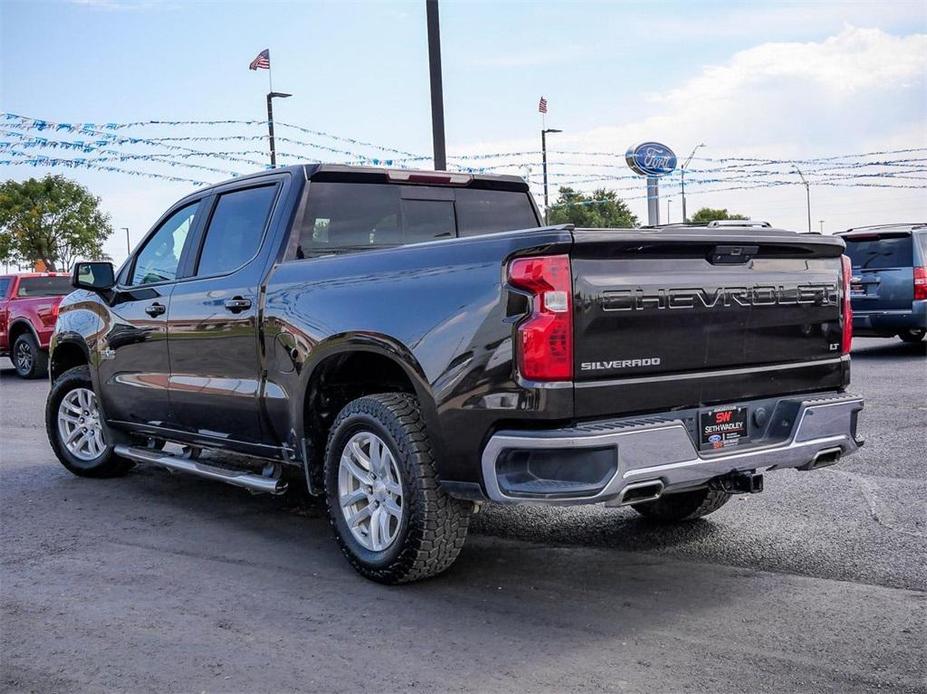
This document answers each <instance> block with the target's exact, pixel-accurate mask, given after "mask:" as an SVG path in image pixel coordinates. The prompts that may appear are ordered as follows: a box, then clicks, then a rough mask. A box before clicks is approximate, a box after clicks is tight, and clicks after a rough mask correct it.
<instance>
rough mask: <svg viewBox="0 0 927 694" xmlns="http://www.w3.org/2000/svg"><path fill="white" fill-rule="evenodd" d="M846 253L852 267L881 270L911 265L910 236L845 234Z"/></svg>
mask: <svg viewBox="0 0 927 694" xmlns="http://www.w3.org/2000/svg"><path fill="white" fill-rule="evenodd" d="M843 240H844V241H846V244H847V255H848V256H850V260H851V261H853V267H858V268H861V269H863V270H881V269H884V268H890V267H911V265H912V262H913V258H912V256H911V236H910V235H909V234H906V235H904V236H863V237H858V238H853V237H849V236H845V237H844V239H843Z"/></svg>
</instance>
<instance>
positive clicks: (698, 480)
mask: <svg viewBox="0 0 927 694" xmlns="http://www.w3.org/2000/svg"><path fill="white" fill-rule="evenodd" d="M787 400H788V401H792V402H794V404H795V405H796V406H797V409H795V412H796V415H795V417H794V420H793V422H792V423H791V429H790V432H789V435H788V436H787V438H785V439H783V440H779V441H776V442H775V443H772V444H769V445H754V446H750V445H747V446H744V447H742V448H734V449H725V450H722V451H718V452H711V451H704V450H702V451H700V450H698V448H697V447H696V445H695V444H694V443H693V438H692V435H690V433H689V430H688V429H687V427H686V424H685V422H684V421H683V420H682V419H678V418H676V419H674V418H673V415H672V414H666V415H660V416H653V417H646V418H636V419H627V420H615V421H611V422H594V423H591V424H585V425H582V426H579V427H576V428H571V429H561V430H555V431H549V430H548V431H500V432H498V433H496V434H495V435H494V436H493V437H492V438H490V440H489V442H488V443H487V444H486V447H485V448H484V450H483V456H482V473H483V483H484V485H485V489H486V494H487V496H488V498H489V499H490V500H491V501H494V502H498V503H506V504H522V503H547V504H592V503H599V502H606V503H608V502H611V503H612V504H619V503H621V502H622V496H623V494H624V493H626V490H627V489H629V488H640V487H643V486H645V485H646V484H648V483H650V484H654V483H656V482H660V483H661V484H662V488H661V490H660V493H664V492H670V493H671V492H673V491H681V490H682V489H685V488H688V487H698V486H701V485H704V484H705V483H707V482H708V481H709V480H711V479H713V478H716V477H720V476H722V475H726V474H728V473H731V472H737V471H758V472H763V471H769V470H775V469H782V468H803V469H814V468H816V467H823V466H824V465H829V464H832V463H834V462H836V461H837V459H839V458H840V457H841V456H844V455H849V454H851V453H853V452H855V451H856V450H857V449H858V448H859V446H860V445H861V442H859V441H857V439H856V418H857V415H858V413H859V411H860V410H862V408H863V401H862V400H861V399H860V398H858V397H854V396H851V395H847V394H827V395H823V396H811V397H808V398H805V399H802V398H800V397H799V398H791V399H783V402H785V401H787ZM603 447H605V448H607V447H614V450H615V457H616V460H617V464H616V469H615V471H614V474H613V475H612V476H611V477H610V479H607V480H606V481H605V482H604V483H603V485H602V486H601V487H600V488H599V489H598V490H597V491H594V493H589V492H588V491H587V492H584V493H583V495H573V496H570V495H568V494H566V495H558V494H557V493H552V494H544V495H521V494H517V495H516V494H510V493H506V492H505V491H503V489H502V487H501V486H500V480H499V477H498V474H497V461H498V460H499V458H500V456H501V455H502V454H503V453H505V452H506V451H539V450H543V451H545V452H550V451H556V450H564V451H566V450H569V451H571V452H573V451H576V450H577V449H580V450H581V449H584V448H588V449H596V450H601V449H602V448H603ZM654 486H656V485H654Z"/></svg>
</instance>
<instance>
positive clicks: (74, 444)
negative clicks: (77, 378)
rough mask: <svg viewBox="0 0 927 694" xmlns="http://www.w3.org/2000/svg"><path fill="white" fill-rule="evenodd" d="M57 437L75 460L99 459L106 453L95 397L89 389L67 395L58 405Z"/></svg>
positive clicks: (70, 392)
mask: <svg viewBox="0 0 927 694" xmlns="http://www.w3.org/2000/svg"><path fill="white" fill-rule="evenodd" d="M58 434H59V436H60V437H61V442H62V443H63V444H64V446H65V448H67V449H68V452H69V453H70V454H71V455H73V456H74V457H75V458H77V459H78V460H83V461H90V460H95V459H97V458H99V457H100V456H101V455H102V454H103V452H104V451H105V450H106V443H104V441H103V426H102V424H101V422H100V409H99V407H98V406H97V396H96V394H95V393H94V392H93V391H92V390H90V389H88V388H74V389H73V390H71V391H68V393H67V395H65V396H64V397H63V398H62V399H61V403H60V404H59V405H58Z"/></svg>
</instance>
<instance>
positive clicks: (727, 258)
mask: <svg viewBox="0 0 927 694" xmlns="http://www.w3.org/2000/svg"><path fill="white" fill-rule="evenodd" d="M759 250H760V247H759V246H715V248H714V250H713V251H712V252H711V257H710V258H709V262H710V263H711V264H712V265H740V264H742V263H748V262H750V261H751V260H753V257H754V256H755V255H756V254H757V252H758V251H759Z"/></svg>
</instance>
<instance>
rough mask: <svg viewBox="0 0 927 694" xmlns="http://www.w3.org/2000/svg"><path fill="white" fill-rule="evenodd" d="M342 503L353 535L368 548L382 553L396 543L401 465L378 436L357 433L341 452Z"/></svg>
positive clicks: (399, 512) (400, 513)
mask: <svg viewBox="0 0 927 694" xmlns="http://www.w3.org/2000/svg"><path fill="white" fill-rule="evenodd" d="M338 503H339V505H340V506H341V512H342V514H343V515H344V519H345V522H346V523H347V525H348V529H349V530H350V531H351V535H353V536H354V539H355V540H357V542H359V543H360V544H361V545H362V546H363V547H364V548H366V549H368V550H370V551H372V552H382V551H383V550H385V549H387V548H388V547H389V546H390V545H392V544H393V542H394V541H395V540H396V536H397V535H398V534H399V527H400V525H401V522H402V511H403V499H402V483H401V482H400V477H399V466H398V465H397V464H396V459H395V458H394V457H393V454H392V452H391V451H390V449H389V446H387V445H386V442H384V441H383V439H381V438H380V437H379V436H377V435H376V434H374V433H372V432H369V431H361V432H358V433H356V434H354V435H353V436H352V437H351V438H350V439H349V440H348V442H347V443H346V444H345V446H344V448H343V449H342V451H341V460H340V462H339V464H338Z"/></svg>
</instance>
